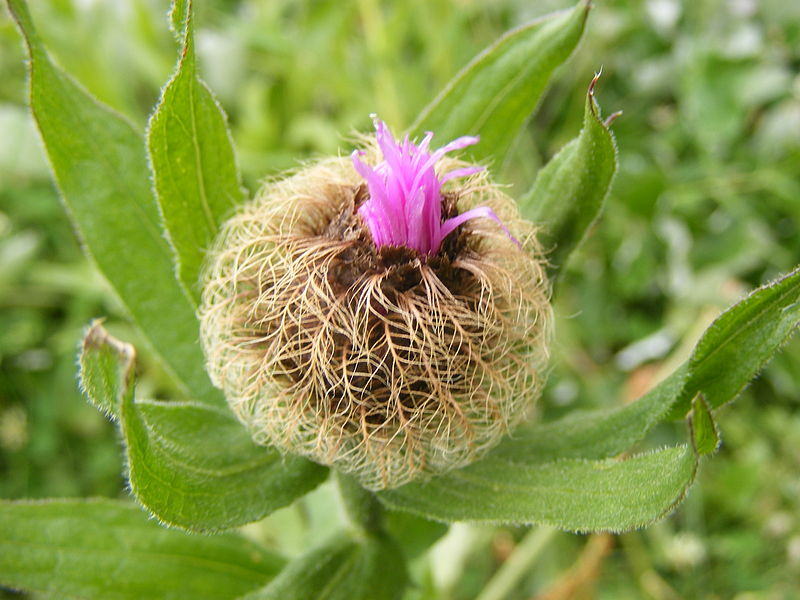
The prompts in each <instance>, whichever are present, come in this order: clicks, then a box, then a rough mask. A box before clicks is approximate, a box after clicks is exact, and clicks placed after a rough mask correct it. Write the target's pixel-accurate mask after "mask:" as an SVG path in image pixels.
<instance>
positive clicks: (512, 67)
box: [411, 1, 590, 165]
mask: <svg viewBox="0 0 800 600" xmlns="http://www.w3.org/2000/svg"><path fill="white" fill-rule="evenodd" d="M589 4H590V3H589V2H588V1H582V2H580V3H579V4H578V5H577V6H575V7H574V8H573V9H571V10H568V11H564V12H560V13H556V14H553V15H549V16H546V17H544V18H542V19H538V20H536V21H533V22H532V23H528V24H527V25H523V26H521V27H519V28H517V29H514V30H512V31H509V32H508V33H507V34H505V35H504V36H503V37H501V38H500V39H499V40H498V41H497V42H495V43H494V44H493V45H492V46H490V47H488V48H487V49H486V50H484V51H483V52H482V53H481V54H479V55H478V56H477V57H475V58H474V59H473V60H472V61H471V62H470V63H469V64H468V65H467V66H466V67H464V68H463V69H462V70H461V71H460V72H459V73H458V74H457V75H456V76H455V77H454V78H453V79H452V80H451V81H450V83H448V84H447V86H446V87H445V88H444V90H443V91H442V92H441V93H440V94H439V95H438V96H437V97H436V98H435V99H434V100H433V102H432V103H431V104H430V105H428V106H427V107H426V108H425V109H424V110H423V112H422V114H420V116H419V117H418V118H417V120H416V122H415V123H414V125H412V126H411V133H412V134H413V135H421V134H422V133H424V132H425V131H433V132H435V134H436V136H437V139H439V140H442V141H447V140H451V139H455V138H457V137H459V136H462V135H480V136H481V142H480V144H478V145H476V146H474V147H472V148H470V149H468V150H465V151H464V153H465V154H466V155H468V156H470V157H471V158H472V159H473V160H476V161H484V160H492V161H494V163H495V164H496V165H502V163H503V161H504V159H505V156H506V154H507V153H508V150H509V148H510V147H511V144H512V142H513V141H514V139H515V138H516V136H517V134H518V133H519V131H520V129H521V128H522V126H523V125H524V124H525V121H526V120H527V119H528V117H529V116H530V115H531V113H532V112H533V111H534V109H535V108H536V105H537V104H538V103H539V99H540V98H541V96H542V93H543V92H544V90H545V87H546V86H547V82H548V81H549V79H550V75H551V74H552V73H553V70H554V69H555V68H556V67H558V66H559V65H560V64H561V63H563V62H564V61H565V60H566V59H567V58H568V57H569V55H570V54H571V53H572V51H573V50H574V48H575V46H577V44H578V41H579V40H580V39H581V35H582V34H583V29H584V25H585V24H586V17H587V15H588V13H589Z"/></svg>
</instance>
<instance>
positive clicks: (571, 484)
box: [378, 445, 697, 531]
mask: <svg viewBox="0 0 800 600" xmlns="http://www.w3.org/2000/svg"><path fill="white" fill-rule="evenodd" d="M696 467H697V459H696V456H695V453H694V451H693V450H692V448H691V447H689V446H685V445H682V446H677V447H674V448H665V449H663V450H658V451H655V452H650V453H647V454H640V455H637V456H634V457H632V458H629V459H627V460H621V461H620V460H613V459H608V460H597V461H590V460H580V459H564V460H559V461H556V462H551V463H544V464H539V465H529V464H526V463H524V462H515V461H513V460H507V459H502V458H499V457H495V456H489V457H487V458H485V459H483V460H481V461H478V462H476V463H474V464H472V465H470V466H468V467H466V468H464V469H460V470H458V471H454V472H452V473H448V474H446V475H443V476H440V477H436V478H433V479H431V480H430V481H428V482H426V483H411V484H408V485H404V486H402V487H400V488H397V489H394V490H387V491H384V492H380V493H379V494H378V496H379V498H381V500H382V501H383V502H385V503H386V504H387V505H389V506H390V507H393V508H396V509H400V510H407V511H409V512H413V513H416V514H419V515H423V516H426V517H428V518H431V519H436V520H440V521H477V522H490V523H495V522H501V523H537V524H541V525H551V526H554V527H557V528H559V529H565V530H570V531H625V530H628V529H634V528H636V527H641V526H644V525H647V524H649V523H652V522H653V521H655V520H657V519H659V518H661V517H662V516H664V515H665V514H666V513H668V512H669V511H670V510H672V509H673V508H674V507H675V506H676V505H677V504H678V503H679V502H680V501H681V499H682V498H683V496H684V495H685V493H686V490H687V489H688V488H689V486H690V485H691V483H692V481H693V480H694V475H695V471H696Z"/></svg>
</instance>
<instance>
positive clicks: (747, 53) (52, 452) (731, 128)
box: [0, 0, 800, 600]
mask: <svg viewBox="0 0 800 600" xmlns="http://www.w3.org/2000/svg"><path fill="white" fill-rule="evenodd" d="M31 4H32V6H31V9H32V11H33V13H34V18H35V19H36V22H37V24H38V26H39V29H40V31H41V34H42V37H43V38H44V39H46V40H47V42H48V46H49V48H50V50H51V52H52V54H53V55H54V56H55V58H56V59H57V60H58V61H59V62H60V64H61V65H62V66H64V67H65V68H66V70H67V71H69V72H71V73H73V74H74V75H75V76H76V77H77V78H78V79H79V80H80V81H81V83H83V84H84V85H85V86H86V87H87V88H88V89H89V90H90V91H91V92H92V93H94V94H95V95H96V96H98V98H99V99H100V100H102V101H104V102H106V103H108V104H110V105H111V106H113V107H114V108H116V109H118V110H120V111H121V112H122V113H123V114H125V115H126V116H128V117H129V118H130V119H131V120H132V121H133V122H134V123H135V124H136V126H137V127H138V128H140V129H143V128H144V124H145V122H146V120H147V117H148V115H149V112H150V111H151V110H152V107H153V105H154V104H155V102H156V100H157V99H158V95H159V88H160V86H161V85H162V84H163V82H164V81H166V80H167V78H168V77H169V75H170V73H171V72H172V70H173V68H174V56H175V50H174V42H173V39H172V36H171V34H170V33H169V31H168V30H167V28H166V12H167V9H168V6H167V3H166V2H162V1H158V0H131V1H130V2H125V3H118V2H111V1H100V0H97V1H94V2H78V1H73V0H48V1H46V2H34V3H31ZM570 4H571V3H567V2H556V1H547V2H535V3H531V2H522V1H514V0H503V1H499V2H478V1H476V0H472V1H470V0H461V1H458V2H456V1H451V2H446V1H444V0H434V1H427V2H426V1H422V0H399V1H395V2H384V3H381V2H379V1H378V0H359V1H357V2H335V1H321V2H295V1H290V0H283V1H270V2H264V1H256V0H249V1H240V2H233V1H231V2H223V1H216V2H204V3H202V4H201V3H198V5H199V6H198V7H197V14H196V18H195V22H196V24H197V50H198V56H199V69H200V72H201V73H202V75H203V77H204V79H205V80H206V81H207V82H208V83H209V85H210V87H211V88H212V89H213V90H214V91H215V93H216V94H217V96H218V98H219V100H220V102H221V103H222V105H223V107H224V108H225V110H226V112H227V113H228V116H229V119H230V122H231V126H232V130H233V136H234V143H235V146H236V149H237V157H238V160H239V163H240V167H241V169H242V171H243V176H244V180H245V185H246V186H247V188H248V189H249V190H251V191H253V190H254V189H256V188H257V186H258V182H259V180H260V179H262V178H263V177H265V176H267V175H269V174H271V173H275V172H278V171H280V170H282V169H284V168H287V167H291V166H293V165H294V164H296V160H298V159H301V158H304V157H310V156H315V155H319V154H330V153H334V152H336V151H337V150H338V149H339V148H340V147H344V148H346V147H347V146H348V144H347V142H346V136H347V135H348V134H349V133H350V132H351V131H355V130H362V131H363V130H367V129H369V117H368V115H369V113H371V112H377V113H378V114H379V115H380V116H381V117H382V118H384V119H385V120H387V122H388V123H389V124H390V125H392V126H394V127H395V128H396V129H399V128H401V127H403V126H405V125H407V124H409V123H410V121H411V120H412V119H413V117H414V116H415V115H417V114H418V113H419V111H420V109H421V108H422V107H423V106H425V104H427V102H428V101H429V100H430V98H431V96H432V95H433V94H434V93H436V91H438V90H439V89H440V88H441V87H442V86H443V84H444V83H445V82H446V81H447V80H448V79H449V78H450V77H451V76H452V75H453V74H454V73H455V72H456V71H457V70H458V68H460V67H461V66H462V65H463V64H465V63H466V62H467V61H468V60H469V59H470V58H471V57H472V56H473V55H474V54H475V53H476V52H478V51H479V50H480V49H481V48H483V47H484V46H485V45H487V44H488V43H490V42H491V41H492V40H494V39H495V38H496V37H497V35H499V34H500V33H501V32H502V31H504V30H506V29H508V28H509V27H511V26H513V25H515V24H518V23H520V22H523V21H525V20H527V19H529V18H530V17H533V16H535V15H537V14H544V13H546V12H549V11H550V10H552V9H555V8H562V7H565V6H569V5H570ZM795 4H796V3H790V2H781V1H778V0H765V1H762V2H760V3H756V2H748V1H747V0H741V1H737V2H727V1H723V0H716V1H715V0H698V1H696V2H692V3H680V2H678V1H677V0H675V1H670V0H651V1H649V2H643V3H633V2H623V1H608V2H597V3H596V6H595V8H594V10H593V11H592V14H591V16H590V20H589V25H588V28H587V32H586V34H585V37H584V40H583V42H582V44H581V46H580V47H579V49H578V51H577V52H576V53H575V55H574V56H573V57H572V59H571V60H570V61H569V63H568V64H567V66H566V67H565V68H562V69H561V70H560V72H559V74H558V75H557V77H556V78H555V83H554V85H553V86H552V88H551V89H550V91H549V93H548V95H547V97H546V98H545V100H544V102H543V104H542V106H541V108H540V110H539V112H538V113H537V115H536V116H535V118H534V119H533V120H532V121H531V123H530V125H529V126H528V129H527V132H526V135H525V136H524V137H523V139H521V140H520V141H519V142H518V144H517V146H516V147H515V149H514V151H513V152H512V155H511V158H510V160H509V161H508V162H507V164H506V165H503V168H502V169H501V170H500V175H499V179H500V180H501V181H505V182H508V183H511V184H514V183H517V186H516V187H512V188H511V192H512V194H514V193H515V192H516V194H517V195H519V194H521V193H522V192H523V191H524V190H525V186H524V185H522V182H525V181H530V179H531V177H532V175H533V173H534V172H535V170H536V169H537V168H538V167H539V166H541V165H542V164H544V162H546V160H547V159H549V158H550V157H551V156H552V155H553V154H554V153H555V152H556V151H557V150H558V149H559V148H560V147H561V146H562V145H563V144H564V143H566V142H567V141H568V140H570V139H571V138H572V137H573V136H574V135H575V134H576V133H577V131H578V129H579V128H580V119H581V117H582V112H583V110H582V109H583V102H584V98H585V96H584V91H585V88H586V85H587V83H588V81H589V80H590V79H591V76H592V75H593V73H594V72H595V71H596V70H598V69H599V68H600V67H601V66H602V68H603V72H604V74H603V77H602V78H601V80H600V83H599V84H598V92H597V93H598V96H599V98H600V99H601V102H602V105H603V107H604V108H605V110H606V112H610V111H613V110H622V111H623V113H624V114H623V116H622V117H621V118H619V119H618V120H617V121H616V122H615V124H614V131H615V134H616V138H617V144H618V146H619V149H620V156H619V158H620V171H619V173H618V175H617V179H616V182H615V184H614V187H613V189H612V193H611V196H610V198H609V200H608V203H607V205H606V211H605V214H604V215H603V217H602V219H601V221H600V223H599V224H598V226H597V227H596V228H595V229H594V231H593V232H592V235H591V236H590V237H589V239H588V240H587V242H586V244H585V245H584V246H583V247H582V249H581V250H580V251H579V252H578V253H577V254H576V255H575V256H574V257H573V258H572V260H571V262H570V264H569V265H568V268H567V269H566V272H565V274H564V277H563V280H562V281H561V283H560V290H559V297H558V304H557V307H556V311H557V314H558V315H559V317H560V319H559V323H558V329H557V330H558V335H557V346H556V348H555V351H554V361H553V365H554V367H553V372H552V374H551V377H550V384H549V387H548V389H547V391H546V393H545V397H544V399H543V400H542V411H543V412H545V413H547V414H550V415H553V416H555V415H560V414H563V413H565V412H567V411H569V410H573V409H574V408H576V407H582V408H599V407H610V406H614V405H618V404H622V403H624V402H626V401H629V400H632V399H633V398H635V397H637V396H638V395H640V393H641V391H642V390H643V389H645V388H646V387H647V386H648V385H649V384H650V383H652V382H653V381H654V379H655V378H657V377H658V376H659V374H662V373H667V372H669V371H671V370H672V369H673V368H674V367H675V366H677V365H678V364H679V363H680V362H681V361H682V360H683V359H684V358H685V356H686V353H687V352H688V350H689V349H690V348H691V347H692V345H693V344H694V342H695V341H696V339H697V337H698V336H699V334H700V333H701V332H702V331H703V329H704V328H705V326H706V325H707V324H708V323H709V322H710V320H711V319H712V318H713V317H714V316H715V315H716V314H717V313H718V312H719V311H720V310H721V309H722V308H724V307H726V306H728V305H730V304H731V303H732V302H733V301H735V300H736V299H738V298H739V297H741V295H742V294H743V293H744V292H745V291H746V290H749V289H750V288H752V287H754V286H757V285H759V284H761V283H764V282H766V281H768V280H770V279H772V278H774V277H775V276H776V275H777V274H779V273H781V272H786V271H788V270H789V269H791V268H792V267H793V266H794V265H795V264H797V263H798V262H800V232H798V228H797V223H798V222H800V178H799V177H798V171H797V165H798V164H800V75H798V66H799V65H800V7H798V6H796V5H795ZM23 56H24V54H23V51H22V46H21V42H20V40H19V36H18V34H17V32H16V30H15V28H14V27H13V25H12V23H11V21H10V19H9V18H8V16H7V14H5V13H0V74H2V76H0V497H3V498H22V497H34V498H43V497H54V496H59V497H60V496H95V495H96V496H111V497H114V496H124V495H125V491H124V485H125V483H124V481H123V480H122V478H121V475H120V472H121V468H122V465H121V453H120V451H119V442H118V440H117V437H116V433H115V432H114V429H113V427H112V426H111V425H110V424H109V423H107V422H106V421H105V420H104V419H103V418H102V416H101V415H99V414H98V413H97V412H96V411H95V410H94V409H93V408H92V407H91V406H89V405H88V404H87V403H86V402H85V400H84V399H83V398H82V397H81V395H80V394H79V392H78V391H77V386H76V383H75V352H76V344H77V340H78V339H79V338H80V335H81V331H82V329H83V328H84V327H85V325H86V323H88V321H89V320H90V319H91V318H93V317H96V316H100V315H111V318H110V319H109V321H108V323H107V326H108V328H109V330H110V331H112V332H113V333H115V334H116V335H118V336H120V337H123V338H124V339H126V340H129V341H131V342H133V343H134V344H135V345H136V346H137V348H139V350H140V359H139V360H140V371H141V373H140V374H139V386H140V389H142V388H143V389H144V390H145V395H148V396H150V397H154V398H161V397H168V396H169V395H170V394H171V393H172V390H171V389H169V383H168V379H167V378H166V377H165V376H164V374H163V373H160V372H159V368H158V366H157V364H156V362H155V361H153V360H149V359H148V356H147V353H146V350H145V346H144V345H143V344H141V343H139V339H138V337H137V333H136V331H135V330H134V329H133V328H131V327H130V326H129V325H128V324H127V320H126V318H125V316H124V313H123V311H122V309H121V308H120V307H119V306H118V304H117V302H116V300H115V299H114V298H113V296H112V295H111V294H110V293H109V290H108V288H107V284H105V282H104V281H103V280H102V279H101V278H100V277H99V276H98V275H96V274H95V272H94V271H93V269H92V267H91V266H90V265H88V264H87V263H86V262H85V260H84V259H83V258H82V255H81V253H80V250H79V248H78V246H77V243H76V241H75V237H74V235H73V233H72V231H71V230H70V226H69V224H68V222H67V220H66V218H65V216H64V213H63V209H62V207H61V206H60V205H59V200H58V197H57V195H56V193H55V190H54V188H53V185H52V183H51V180H50V175H49V172H48V169H47V165H46V162H45V160H44V158H43V153H42V151H41V149H40V146H39V142H38V139H37V134H36V131H35V128H34V126H33V123H32V121H31V118H30V115H29V112H28V110H27V108H26V106H25V104H26V101H25V74H24V63H23ZM463 133H465V134H467V133H469V132H463ZM798 365H800V342H799V341H798V340H797V339H795V340H794V341H793V342H791V343H790V344H789V345H788V346H787V347H786V348H785V350H784V352H783V353H782V354H780V355H779V356H778V357H777V358H776V359H775V360H774V361H773V362H772V363H771V365H770V366H769V368H768V369H767V370H766V371H765V373H764V374H762V376H761V377H760V378H759V379H758V380H756V382H754V383H753V385H752V386H751V387H750V388H749V390H748V391H747V392H746V393H745V394H744V395H743V396H742V397H741V398H740V399H739V400H738V401H737V402H736V403H735V404H734V405H732V406H729V407H727V408H726V409H724V410H723V411H722V412H721V413H720V414H719V416H718V421H719V425H720V427H721V429H722V432H723V439H724V445H723V447H722V448H721V450H720V452H719V455H718V456H717V457H716V458H715V459H714V460H713V461H709V462H708V463H707V464H705V465H704V468H703V470H702V473H701V476H700V477H699V478H698V481H697V482H696V483H695V485H694V487H693V488H692V491H691V493H690V495H689V498H688V499H687V501H686V502H685V503H684V504H683V505H682V506H681V508H679V510H678V511H677V512H676V513H675V514H674V515H673V516H672V517H670V518H669V519H667V520H665V521H663V522H661V523H659V524H657V525H656V526H654V527H652V528H650V529H648V530H646V531H644V532H637V533H630V534H625V535H623V536H621V537H620V538H619V539H617V540H616V543H615V545H614V547H613V550H612V551H611V553H610V554H609V555H608V556H606V557H605V559H604V563H603V566H602V568H601V570H600V571H599V573H598V574H597V576H596V577H595V578H594V586H595V589H596V591H597V595H598V597H601V598H640V597H653V598H665V599H669V598H681V597H703V598H706V597H707V598H729V597H741V598H769V599H772V598H791V597H792V594H793V593H795V588H794V585H793V583H794V582H795V581H797V579H798V578H800V516H798V515H800V500H798V498H800V450H798V448H800V412H798V410H797V409H798V404H800V393H799V392H798V390H800V369H798V368H797V366H798ZM676 431H677V430H676ZM658 433H659V435H658V436H657V438H658V439H659V440H661V441H663V442H664V443H669V442H671V441H673V440H674V439H675V436H676V432H675V431H672V430H671V428H670V427H666V426H664V427H662V428H661V429H660V430H659V432H658ZM337 519H338V516H336V514H335V508H332V507H331V492H330V489H329V487H327V486H324V487H323V488H321V489H320V490H318V491H317V492H314V493H313V494H312V495H310V496H309V497H307V498H304V499H303V500H302V501H301V502H299V503H298V505H296V506H294V507H292V508H289V509H284V510H283V511H280V512H279V513H276V514H274V515H272V516H271V517H269V518H268V519H267V520H266V521H265V522H263V523H261V524H259V525H256V526H252V527H250V528H249V531H250V533H252V534H253V535H254V536H256V537H257V538H258V539H260V540H261V541H264V542H266V543H267V544H268V545H270V546H271V547H273V548H275V549H277V550H279V551H281V552H283V553H286V554H289V555H296V554H297V553H298V552H299V551H300V550H302V549H304V548H306V547H307V546H308V544H309V542H310V541H311V540H315V541H316V540H319V539H321V538H324V537H325V534H326V532H328V531H330V530H331V529H332V528H333V526H334V523H335V522H336V520H337ZM523 534H524V531H523V530H521V529H513V528H493V527H489V526H480V527H478V526H470V527H468V526H457V527H456V528H454V531H453V532H452V533H451V535H450V537H449V538H448V541H449V542H450V543H451V544H453V545H452V546H451V549H450V550H446V549H445V550H440V551H439V552H438V553H437V552H436V551H434V556H433V560H432V561H429V560H427V557H425V559H424V560H422V559H421V560H420V561H418V564H416V565H414V567H415V569H416V572H415V573H414V578H415V580H416V581H417V582H418V587H417V588H416V590H415V591H414V590H412V592H411V593H412V594H414V593H416V594H417V597H420V598H451V599H453V600H455V599H461V598H465V599H466V598H474V597H475V596H476V595H477V594H478V593H479V591H480V590H481V589H483V588H484V586H485V584H486V582H487V581H488V580H489V579H490V578H491V577H492V575H493V573H495V572H496V570H497V569H498V567H499V565H501V564H503V563H504V561H506V560H507V559H508V557H509V555H510V556H513V548H514V544H515V541H517V540H519V539H520V538H521V537H522V536H523ZM585 545H586V539H585V538H584V537H582V536H575V535H568V534H558V535H556V536H555V537H553V538H552V539H550V540H549V542H548V545H547V546H546V549H545V550H544V552H543V553H542V555H541V556H540V557H539V560H538V562H537V563H536V565H535V567H534V568H532V569H531V570H530V572H529V573H528V574H527V575H526V576H525V577H524V578H523V579H524V580H523V583H522V585H521V586H519V589H518V590H516V591H515V592H512V594H511V595H509V596H508V597H509V598H520V599H521V598H529V597H532V596H535V594H536V593H538V592H542V591H543V590H544V589H546V588H547V587H548V585H550V584H552V583H553V582H554V581H555V580H556V579H557V578H558V577H559V576H560V575H562V574H563V571H564V570H566V569H568V568H569V567H570V566H571V565H572V564H573V563H574V561H575V559H576V558H577V556H578V555H579V553H580V552H581V551H582V550H583V549H584V548H585V547H586V546H585ZM509 553H511V554H509ZM434 571H435V573H434ZM0 594H2V592H0ZM737 595H739V596H737Z"/></svg>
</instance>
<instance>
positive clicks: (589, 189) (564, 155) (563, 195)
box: [520, 75, 618, 277]
mask: <svg viewBox="0 0 800 600" xmlns="http://www.w3.org/2000/svg"><path fill="white" fill-rule="evenodd" d="M598 77H599V75H597V76H595V78H594V79H593V80H592V83H591V85H590V86H589V92H588V93H587V95H586V108H585V112H584V119H583V129H582V130H581V132H580V134H579V135H578V137H577V138H575V139H574V140H572V141H571V142H569V143H568V144H567V145H566V146H564V148H562V149H561V151H560V152H559V153H558V154H556V155H555V156H554V157H553V158H552V159H551V160H550V162H548V163H547V165H545V166H544V168H542V170H541V171H539V174H538V176H537V177H536V181H535V182H534V184H533V187H532V188H531V190H530V191H529V192H528V193H527V194H526V195H525V196H524V197H523V198H522V199H521V200H520V209H521V211H522V215H523V216H524V217H525V218H526V219H528V220H530V221H532V222H534V223H535V224H536V225H538V226H539V227H540V228H541V229H540V232H539V241H540V243H541V244H542V246H543V248H544V250H545V252H546V253H547V259H548V262H549V266H548V270H549V273H550V276H551V277H553V276H554V275H555V274H557V273H558V272H559V271H560V270H561V269H562V268H563V266H564V264H565V263H566V261H567V258H569V255H570V254H571V253H572V251H573V250H575V248H577V246H578V245H579V244H580V243H581V241H582V240H583V238H584V237H585V236H586V232H587V231H588V230H589V228H590V227H591V226H592V224H593V223H594V222H595V221H596V220H597V217H598V216H599V215H600V212H601V211H602V209H603V203H604V202H605V198H606V196H607V195H608V190H609V189H610V187H611V182H612V180H613V179H614V174H615V173H616V171H617V149H616V145H615V142H614V138H613V136H612V135H611V131H610V130H609V127H608V126H609V124H610V122H611V121H612V120H613V119H614V117H615V116H616V114H618V113H616V114H614V115H611V117H609V118H608V119H607V120H605V121H603V120H602V119H601V117H600V109H599V107H598V106H597V102H596V101H595V99H594V86H595V84H596V83H597V79H598Z"/></svg>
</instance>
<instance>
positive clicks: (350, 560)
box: [242, 533, 407, 600]
mask: <svg viewBox="0 0 800 600" xmlns="http://www.w3.org/2000/svg"><path fill="white" fill-rule="evenodd" d="M406 583H407V575H406V568H405V560H404V558H403V555H402V554H401V552H400V551H399V549H398V548H397V547H396V546H395V544H394V543H393V542H392V541H391V540H388V539H384V538H378V537H367V538H364V539H361V540H355V539H352V538H350V537H348V536H347V535H346V534H345V533H341V534H340V535H339V536H338V537H337V538H335V539H333V540H331V541H329V542H328V543H326V544H324V545H322V546H320V547H319V548H316V549H314V550H312V551H311V552H309V553H307V554H305V555H304V556H301V557H300V558H298V559H296V560H294V561H292V562H291V563H289V565H288V566H287V567H286V568H285V569H284V570H283V571H282V572H281V574H280V575H279V576H278V577H276V578H275V579H274V580H273V581H272V582H271V583H270V584H269V585H268V586H267V587H266V588H264V589H262V590H259V591H257V592H253V593H251V594H248V595H247V596H245V597H244V598H242V600H308V599H309V598H314V599H315V600H399V599H400V598H401V597H402V596H403V591H404V590H405V586H406Z"/></svg>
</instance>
